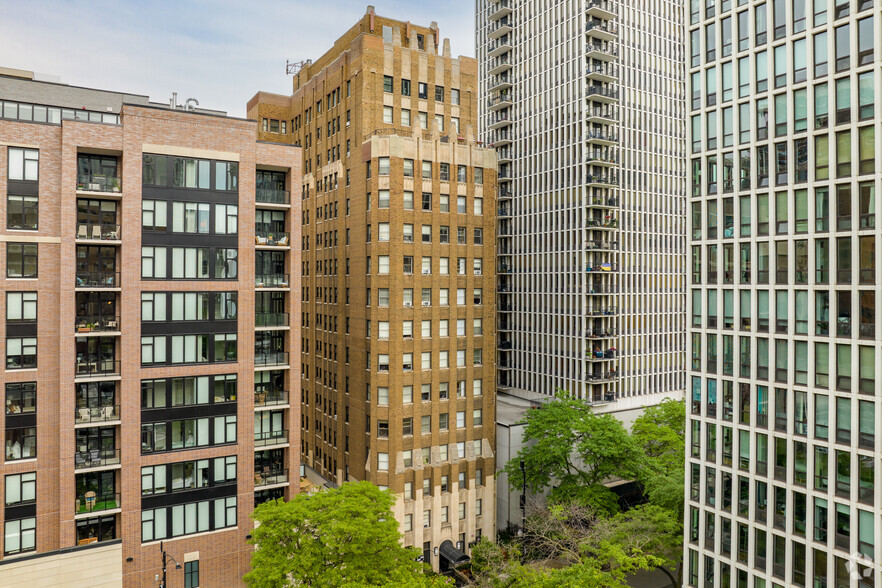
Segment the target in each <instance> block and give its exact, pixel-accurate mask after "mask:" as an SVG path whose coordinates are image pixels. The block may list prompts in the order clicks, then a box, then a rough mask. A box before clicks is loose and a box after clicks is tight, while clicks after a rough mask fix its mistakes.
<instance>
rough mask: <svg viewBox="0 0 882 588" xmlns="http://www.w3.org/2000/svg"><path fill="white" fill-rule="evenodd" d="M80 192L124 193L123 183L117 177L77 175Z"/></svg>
mask: <svg viewBox="0 0 882 588" xmlns="http://www.w3.org/2000/svg"><path fill="white" fill-rule="evenodd" d="M77 191H78V192H104V193H108V192H110V193H117V194H118V193H120V192H122V181H121V180H120V178H118V177H115V176H108V175H104V174H82V173H81V174H77Z"/></svg>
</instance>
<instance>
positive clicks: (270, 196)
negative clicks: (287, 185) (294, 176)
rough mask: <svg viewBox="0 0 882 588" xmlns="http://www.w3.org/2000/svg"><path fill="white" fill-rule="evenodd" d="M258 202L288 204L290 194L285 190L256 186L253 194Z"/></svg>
mask: <svg viewBox="0 0 882 588" xmlns="http://www.w3.org/2000/svg"><path fill="white" fill-rule="evenodd" d="M255 199H256V201H257V203H258V204H290V203H291V194H290V192H288V191H287V190H274V189H272V188H258V189H257V191H256V194H255Z"/></svg>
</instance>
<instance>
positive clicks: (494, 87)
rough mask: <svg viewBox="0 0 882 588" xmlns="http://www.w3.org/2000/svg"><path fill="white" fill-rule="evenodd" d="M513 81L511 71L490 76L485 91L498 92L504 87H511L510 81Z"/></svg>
mask: <svg viewBox="0 0 882 588" xmlns="http://www.w3.org/2000/svg"><path fill="white" fill-rule="evenodd" d="M513 82H514V76H513V75H512V74H511V72H508V73H503V74H502V75H498V76H493V77H492V78H490V84H489V86H490V87H489V88H487V92H488V93H490V94H493V93H494V92H500V91H502V90H505V89H506V88H511V85H512V83H513Z"/></svg>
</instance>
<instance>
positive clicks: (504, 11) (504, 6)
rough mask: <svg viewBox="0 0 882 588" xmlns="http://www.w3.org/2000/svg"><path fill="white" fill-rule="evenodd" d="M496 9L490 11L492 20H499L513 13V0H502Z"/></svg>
mask: <svg viewBox="0 0 882 588" xmlns="http://www.w3.org/2000/svg"><path fill="white" fill-rule="evenodd" d="M494 8H495V10H493V12H491V13H490V20H499V19H500V18H502V17H503V16H508V15H509V14H511V0H502V1H501V2H499V3H497V4H496V6H495V7H494Z"/></svg>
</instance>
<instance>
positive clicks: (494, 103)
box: [487, 92, 512, 111]
mask: <svg viewBox="0 0 882 588" xmlns="http://www.w3.org/2000/svg"><path fill="white" fill-rule="evenodd" d="M511 104H512V101H511V92H503V93H500V94H499V95H498V96H496V97H495V98H491V99H489V100H488V101H487V107H488V108H489V109H490V110H491V111H492V110H499V109H500V108H508V107H509V106H511Z"/></svg>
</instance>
